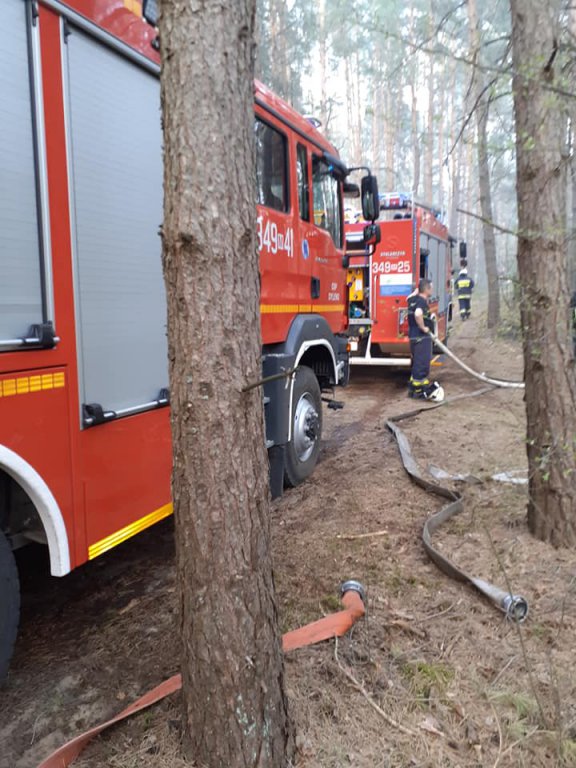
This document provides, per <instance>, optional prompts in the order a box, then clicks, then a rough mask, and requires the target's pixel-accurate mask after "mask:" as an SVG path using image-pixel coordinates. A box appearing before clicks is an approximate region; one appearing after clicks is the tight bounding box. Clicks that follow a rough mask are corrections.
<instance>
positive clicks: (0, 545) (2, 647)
mask: <svg viewBox="0 0 576 768" xmlns="http://www.w3.org/2000/svg"><path fill="white" fill-rule="evenodd" d="M19 617H20V585H19V582H18V570H17V568H16V561H15V560H14V554H13V552H12V547H11V546H10V544H9V543H8V539H7V538H6V536H5V535H4V534H3V533H2V531H0V685H1V684H2V683H3V682H4V680H5V678H6V674H7V672H8V665H9V664H10V659H11V658H12V649H13V648H14V642H15V640H16V633H17V631H18V619H19Z"/></svg>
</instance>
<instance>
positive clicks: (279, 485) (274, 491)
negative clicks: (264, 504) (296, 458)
mask: <svg viewBox="0 0 576 768" xmlns="http://www.w3.org/2000/svg"><path fill="white" fill-rule="evenodd" d="M285 454H286V447H285V446H284V445H273V446H272V448H269V449H268V463H269V465H270V493H271V495H272V498H273V499H277V498H279V497H280V496H282V494H283V492H284V461H285Z"/></svg>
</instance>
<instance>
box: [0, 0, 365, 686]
mask: <svg viewBox="0 0 576 768" xmlns="http://www.w3.org/2000/svg"><path fill="white" fill-rule="evenodd" d="M153 5H154V4H153V3H150V6H151V7H152V8H153ZM2 11H3V17H2V18H3V24H4V28H5V29H6V30H7V31H8V34H7V35H6V36H5V39H4V43H3V45H2V50H1V52H0V117H1V119H0V259H1V270H2V276H1V280H0V677H1V676H2V675H3V673H4V672H5V670H6V667H7V663H8V659H9V657H10V653H11V649H12V645H13V642H14V637H15V633H16V627H17V622H18V601H19V597H18V578H17V573H16V568H15V563H14V556H13V550H15V549H17V548H19V547H22V546H24V545H26V544H28V543H30V542H41V543H43V544H45V545H46V546H47V548H48V552H49V558H50V568H51V572H52V574H53V575H55V576H64V575H65V574H67V573H69V572H70V571H71V570H72V569H73V568H75V567H77V566H79V565H80V564H82V563H84V562H86V561H87V560H91V559H93V558H96V557H98V556H99V555H101V554H102V553H103V552H106V551H107V550H109V549H111V548H112V547H115V546H117V545H118V544H120V543H121V542H123V541H125V540H126V539H128V538H129V537H131V536H133V535H135V534H136V533H138V532H139V531H142V530H143V529H145V528H147V527H148V526H150V525H152V524H153V523H155V522H157V521H159V520H161V519H163V518H165V517H166V516H168V515H169V514H170V513H171V511H172V505H171V501H170V472H171V446H170V425H169V412H168V411H169V402H170V393H169V390H168V366H167V342H166V306H165V289H164V284H163V279H162V270H161V259H160V249H161V245H160V238H159V236H158V230H159V225H160V223H161V221H162V132H161V124H160V86H159V77H158V76H159V55H158V44H157V42H158V41H157V32H156V30H155V28H154V26H153V24H148V23H146V21H145V19H144V18H143V13H142V11H143V9H142V5H141V3H140V2H139V1H138V0H125V1H124V2H119V1H118V0H66V2H61V1H60V0H3V3H2ZM254 112H255V123H254V126H255V127H254V130H255V141H256V157H257V163H256V165H257V195H256V197H257V204H258V206H257V226H258V244H259V248H260V259H261V261H260V264H261V278H262V281H261V286H262V287H261V315H262V336H263V342H264V346H263V350H262V360H263V376H264V377H272V380H270V381H269V382H268V383H267V384H266V386H265V387H264V392H263V394H264V402H265V413H266V438H267V446H268V449H269V457H270V473H271V484H272V488H273V492H274V493H275V494H278V493H280V492H281V490H282V486H283V485H284V483H287V484H289V485H296V484H298V483H300V482H301V481H303V480H304V479H305V478H306V477H307V476H308V475H309V474H310V473H311V472H312V470H313V469H314V466H315V464H316V460H317V456H318V450H319V443H320V438H321V434H322V410H321V405H322V403H321V393H322V391H323V390H327V389H330V388H332V387H334V386H337V385H341V384H345V383H346V380H347V377H348V353H347V344H348V339H347V337H346V335H345V330H346V326H347V317H346V304H347V302H346V273H345V266H344V258H345V248H344V245H345V243H344V222H343V204H342V194H343V186H344V179H345V178H346V176H347V174H348V169H347V168H346V166H345V165H344V163H343V162H342V161H341V160H340V159H339V158H338V155H337V152H336V150H335V149H334V147H332V146H331V145H330V144H329V143H328V142H327V141H326V139H325V138H324V137H323V136H322V135H321V134H320V133H319V132H318V131H317V130H316V129H315V128H314V127H313V126H312V125H311V124H310V123H309V122H308V121H307V120H305V119H304V118H302V117H301V116H300V115H299V114H298V113H297V112H295V111H294V110H293V109H292V108H291V107H290V106H289V105H287V104H286V103H285V102H283V101H282V100H281V99H279V98H277V97H276V96H275V95H274V94H273V93H271V92H270V91H269V90H268V89H267V88H265V87H264V86H262V85H260V84H256V85H255V89H254ZM362 186H363V192H364V195H363V201H364V205H365V209H366V210H365V212H366V215H367V216H369V217H370V210H369V209H370V208H371V209H372V211H373V212H377V205H378V197H377V188H376V184H375V179H374V177H372V176H370V175H368V176H366V177H365V178H364V179H363V184H362ZM206 352H207V354H209V352H210V351H209V350H207V351H206Z"/></svg>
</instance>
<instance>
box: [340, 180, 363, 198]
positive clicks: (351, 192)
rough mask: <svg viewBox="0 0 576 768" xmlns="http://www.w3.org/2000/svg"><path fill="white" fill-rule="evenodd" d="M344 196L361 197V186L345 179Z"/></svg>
mask: <svg viewBox="0 0 576 768" xmlns="http://www.w3.org/2000/svg"><path fill="white" fill-rule="evenodd" d="M343 192H344V197H360V187H359V186H358V184H354V183H353V182H351V181H345V182H344V187H343Z"/></svg>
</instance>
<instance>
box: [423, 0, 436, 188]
mask: <svg viewBox="0 0 576 768" xmlns="http://www.w3.org/2000/svg"><path fill="white" fill-rule="evenodd" d="M433 26H434V21H433V18H432V14H430V25H429V31H430V32H431V31H432V29H433ZM429 58H430V69H429V71H428V117H427V124H426V150H425V153H424V199H425V200H426V202H427V203H433V202H434V201H433V199H432V198H433V196H434V189H433V183H434V57H433V56H430V57H429Z"/></svg>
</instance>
